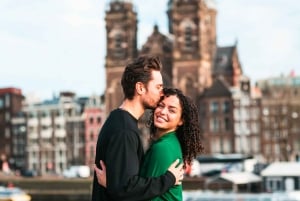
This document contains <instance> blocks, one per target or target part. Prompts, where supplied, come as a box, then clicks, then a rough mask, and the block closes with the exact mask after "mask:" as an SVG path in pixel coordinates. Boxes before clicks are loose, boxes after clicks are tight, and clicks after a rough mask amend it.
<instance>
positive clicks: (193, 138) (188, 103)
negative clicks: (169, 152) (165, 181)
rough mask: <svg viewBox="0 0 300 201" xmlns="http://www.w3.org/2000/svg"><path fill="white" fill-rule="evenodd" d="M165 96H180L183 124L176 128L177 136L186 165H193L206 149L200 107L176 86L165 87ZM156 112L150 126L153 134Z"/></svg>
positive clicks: (152, 116) (151, 118)
mask: <svg viewBox="0 0 300 201" xmlns="http://www.w3.org/2000/svg"><path fill="white" fill-rule="evenodd" d="M163 94H164V96H163V97H162V99H163V98H164V97H169V96H173V95H175V96H176V97H178V99H179V102H180V105H181V107H182V117H181V118H182V120H183V124H182V125H181V126H179V127H178V128H177V130H176V135H177V138H178V140H179V142H180V145H181V149H182V154H183V161H184V162H185V163H184V165H186V164H188V165H191V162H192V160H193V159H194V158H196V157H197V155H198V154H200V153H202V152H203V150H204V147H203V144H202V133H201V129H200V121H199V116H198V108H197V106H196V105H195V104H194V103H193V101H192V100H191V99H190V98H189V97H187V96H185V95H183V93H182V91H180V90H179V89H174V88H164V89H163ZM153 120H154V112H152V113H151V115H150V118H149V121H148V126H149V127H150V133H151V135H154V134H155V131H156V127H155V126H154V122H153Z"/></svg>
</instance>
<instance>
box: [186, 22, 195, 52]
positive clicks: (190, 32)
mask: <svg viewBox="0 0 300 201" xmlns="http://www.w3.org/2000/svg"><path fill="white" fill-rule="evenodd" d="M192 36H193V30H192V27H190V26H188V27H186V28H185V30H184V42H185V50H192V45H193V39H192Z"/></svg>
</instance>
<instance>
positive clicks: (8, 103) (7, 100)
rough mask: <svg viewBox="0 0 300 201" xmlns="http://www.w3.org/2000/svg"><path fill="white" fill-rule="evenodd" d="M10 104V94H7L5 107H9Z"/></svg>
mask: <svg viewBox="0 0 300 201" xmlns="http://www.w3.org/2000/svg"><path fill="white" fill-rule="evenodd" d="M9 106H10V95H9V94H6V95H5V107H7V108H8V107H9Z"/></svg>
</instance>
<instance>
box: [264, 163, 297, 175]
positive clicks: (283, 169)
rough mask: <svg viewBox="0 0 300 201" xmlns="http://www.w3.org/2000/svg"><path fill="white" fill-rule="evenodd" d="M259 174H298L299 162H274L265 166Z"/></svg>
mask: <svg viewBox="0 0 300 201" xmlns="http://www.w3.org/2000/svg"><path fill="white" fill-rule="evenodd" d="M261 175H262V176H264V177H268V176H297V177H299V176H300V162H275V163H272V164H270V165H269V166H268V167H266V168H265V169H264V170H263V171H262V172H261Z"/></svg>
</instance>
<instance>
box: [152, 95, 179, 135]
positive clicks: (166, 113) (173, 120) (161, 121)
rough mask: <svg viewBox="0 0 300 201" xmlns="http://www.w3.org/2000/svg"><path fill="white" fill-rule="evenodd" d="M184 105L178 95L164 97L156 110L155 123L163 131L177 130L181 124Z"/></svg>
mask: <svg viewBox="0 0 300 201" xmlns="http://www.w3.org/2000/svg"><path fill="white" fill-rule="evenodd" d="M181 116H182V107H181V105H180V102H179V99H178V97H177V96H176V95H171V96H169V97H164V98H163V100H162V101H160V102H159V104H158V106H157V108H156V109H155V110H154V125H155V127H156V128H157V129H158V130H159V131H160V132H163V133H167V132H170V131H175V130H176V129H177V127H178V126H181V125H182V123H183V121H182V118H181Z"/></svg>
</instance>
